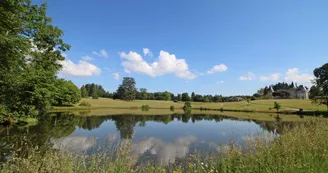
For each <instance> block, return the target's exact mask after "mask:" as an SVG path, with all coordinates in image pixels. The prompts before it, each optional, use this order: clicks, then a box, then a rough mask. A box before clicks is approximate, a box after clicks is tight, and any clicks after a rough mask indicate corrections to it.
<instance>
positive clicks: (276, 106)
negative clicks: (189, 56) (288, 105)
mask: <svg viewBox="0 0 328 173" xmlns="http://www.w3.org/2000/svg"><path fill="white" fill-rule="evenodd" d="M273 108H274V109H276V110H277V112H278V111H279V109H280V108H281V105H280V104H279V103H278V102H274V103H273Z"/></svg>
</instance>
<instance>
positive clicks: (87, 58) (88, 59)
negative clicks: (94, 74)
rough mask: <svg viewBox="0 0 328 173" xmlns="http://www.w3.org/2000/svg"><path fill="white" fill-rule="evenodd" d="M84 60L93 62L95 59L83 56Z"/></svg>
mask: <svg viewBox="0 0 328 173" xmlns="http://www.w3.org/2000/svg"><path fill="white" fill-rule="evenodd" d="M82 59H83V60H85V61H91V60H93V58H92V57H90V56H83V57H82Z"/></svg>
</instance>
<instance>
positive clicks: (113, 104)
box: [54, 98, 327, 112]
mask: <svg viewBox="0 0 328 173" xmlns="http://www.w3.org/2000/svg"><path fill="white" fill-rule="evenodd" d="M81 101H87V102H89V103H90V104H91V108H121V109H123V108H125V109H127V108H140V107H141V106H142V105H149V107H150V109H169V108H170V106H174V107H175V109H181V108H182V107H183V106H184V102H173V101H159V100H134V101H129V102H127V101H123V100H113V99H108V98H99V99H91V98H83V99H82V100H81ZM275 101H276V102H278V103H280V104H281V106H282V107H281V111H297V110H299V109H300V108H302V109H303V110H309V111H325V110H327V108H326V106H324V105H320V106H318V105H314V104H312V103H311V100H298V99H285V100H283V99H278V100H255V101H251V103H250V104H248V103H247V102H246V101H241V102H224V103H221V102H220V103H203V102H192V103H191V105H192V108H193V109H199V108H201V107H202V108H209V109H221V108H223V109H226V110H228V109H230V110H241V111H243V110H244V111H265V112H275V110H274V109H272V107H273V103H274V102H275ZM78 105H79V104H76V105H74V106H73V107H54V109H55V110H56V109H57V110H59V109H60V110H63V109H79V108H86V107H79V106H78Z"/></svg>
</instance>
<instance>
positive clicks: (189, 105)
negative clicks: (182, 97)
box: [183, 102, 192, 111]
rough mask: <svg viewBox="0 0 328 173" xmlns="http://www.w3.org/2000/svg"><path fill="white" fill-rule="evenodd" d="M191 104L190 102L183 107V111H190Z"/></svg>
mask: <svg viewBox="0 0 328 173" xmlns="http://www.w3.org/2000/svg"><path fill="white" fill-rule="evenodd" d="M191 108H192V107H191V103H190V102H185V104H184V106H183V110H184V111H188V110H191Z"/></svg>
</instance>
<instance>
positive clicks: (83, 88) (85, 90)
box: [80, 85, 89, 98]
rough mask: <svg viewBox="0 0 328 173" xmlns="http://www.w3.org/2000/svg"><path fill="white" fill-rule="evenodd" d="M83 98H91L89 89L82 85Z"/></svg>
mask: <svg viewBox="0 0 328 173" xmlns="http://www.w3.org/2000/svg"><path fill="white" fill-rule="evenodd" d="M80 90H81V96H82V97H83V98H87V97H88V96H89V93H88V91H87V89H86V88H85V86H84V85H82V87H81V89H80Z"/></svg>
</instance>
